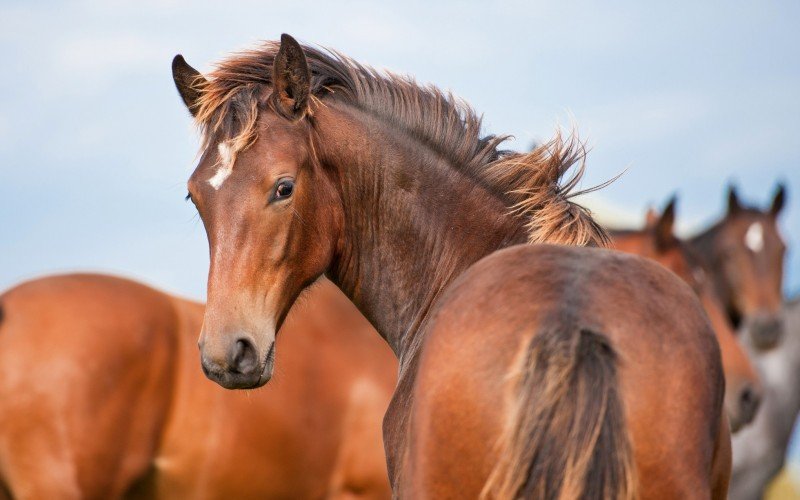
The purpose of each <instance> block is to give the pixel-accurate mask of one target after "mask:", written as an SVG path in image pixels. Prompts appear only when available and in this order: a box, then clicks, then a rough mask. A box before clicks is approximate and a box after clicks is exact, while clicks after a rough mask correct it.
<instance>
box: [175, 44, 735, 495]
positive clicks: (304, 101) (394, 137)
mask: <svg viewBox="0 0 800 500" xmlns="http://www.w3.org/2000/svg"><path fill="white" fill-rule="evenodd" d="M306 57H308V58H309V62H307V60H306ZM173 76H174V80H175V83H176V85H177V87H178V90H179V92H180V93H181V96H182V98H183V100H184V102H185V103H186V104H187V106H188V108H189V110H190V112H191V113H192V114H193V115H194V116H195V117H196V119H197V120H198V122H199V124H200V126H201V127H202V128H203V131H204V150H203V154H202V157H201V160H200V164H199V165H198V167H197V168H196V170H195V172H194V173H193V175H192V177H191V178H190V180H189V192H190V198H191V199H192V201H193V202H194V203H195V205H196V206H197V209H198V211H199V213H200V216H201V218H202V220H203V223H204V225H205V228H206V232H207V234H208V237H209V243H210V245H211V255H212V258H211V269H210V272H209V306H208V308H207V310H206V321H205V323H204V328H203V333H202V335H201V350H202V352H203V357H202V365H203V367H204V370H205V372H206V374H207V375H208V376H209V378H211V379H212V380H214V381H216V382H218V383H219V384H220V385H223V386H224V387H227V388H241V387H257V386H261V385H263V384H265V383H267V382H268V381H269V380H270V379H271V377H272V376H273V371H274V357H275V356H279V355H280V354H279V352H280V350H279V349H276V347H275V331H276V329H277V328H279V327H280V325H281V324H282V322H283V318H284V316H285V314H286V311H287V310H288V308H289V307H290V306H291V304H292V302H293V300H294V298H295V297H296V296H297V295H298V294H299V293H300V292H301V291H302V290H303V289H304V287H305V286H306V284H307V283H309V282H313V281H314V280H315V279H316V278H317V276H319V275H320V274H322V273H324V274H325V275H327V276H328V277H329V278H330V279H331V280H332V281H333V282H334V283H335V284H336V285H337V286H339V288H341V289H342V291H344V292H345V294H346V295H347V296H348V297H349V298H350V299H351V300H352V301H353V302H354V303H355V304H356V305H357V306H358V308H359V309H360V310H361V311H362V312H363V313H364V314H365V316H366V317H367V318H368V319H369V320H370V322H371V323H372V324H373V325H375V326H376V328H377V330H378V331H379V333H380V334H381V335H382V336H383V337H384V338H385V339H386V340H387V342H388V343H389V345H390V346H391V347H392V348H393V350H394V351H395V354H396V355H397V356H398V358H399V361H400V379H399V382H398V387H397V389H396V391H395V394H394V396H393V399H392V403H391V404H390V407H389V410H388V412H387V415H386V417H385V419H384V441H385V444H386V454H387V460H388V466H389V473H390V478H391V481H392V486H393V489H394V493H395V495H397V496H399V497H404V498H434V497H436V498H463V497H474V496H477V495H478V494H480V493H481V492H482V491H483V492H484V493H486V494H488V495H492V494H493V492H495V491H500V492H507V493H509V494H508V496H512V497H517V496H518V495H527V494H528V493H527V491H528V490H527V489H526V488H527V487H528V486H531V487H534V488H540V487H541V488H542V490H539V489H537V490H536V491H541V492H542V493H543V496H544V497H547V498H556V497H564V498H570V497H571V495H572V494H575V496H578V497H579V496H581V494H582V493H584V492H586V494H587V495H588V496H598V495H603V494H605V493H608V495H609V496H611V497H617V498H632V497H634V496H635V495H636V491H637V487H638V489H639V490H640V491H643V492H644V494H645V495H648V496H649V497H650V498H658V497H663V498H674V497H675V496H676V495H677V496H685V497H695V498H711V497H713V498H723V497H724V496H725V494H726V489H727V478H728V474H729V471H730V448H729V443H730V441H729V437H728V427H727V422H726V421H725V419H724V416H723V415H722V410H721V406H722V399H723V387H724V383H723V379H722V368H721V362H720V355H719V347H718V346H717V343H716V340H715V338H714V336H713V332H712V331H711V328H710V326H709V324H708V320H707V318H706V316H705V314H704V313H703V312H702V309H701V307H700V305H699V303H698V301H697V299H696V298H695V296H694V294H693V293H692V291H691V289H689V288H688V286H686V285H685V284H683V283H682V282H680V280H678V279H677V278H676V277H675V276H674V275H673V274H671V273H669V272H667V271H665V270H663V269H662V268H660V267H658V266H656V265H655V264H653V263H649V262H647V261H645V260H643V259H640V258H637V257H633V256H617V255H611V254H608V253H605V252H600V251H597V250H591V249H579V248H570V247H567V246H547V247H544V246H542V247H530V246H516V247H514V248H512V249H509V250H506V251H499V252H498V250H501V249H503V248H506V247H510V246H513V245H515V244H520V243H527V242H534V243H541V242H552V243H561V244H585V243H592V242H593V243H602V242H603V241H604V233H603V232H602V230H600V229H599V228H598V227H597V225H596V223H594V221H593V220H592V219H591V218H590V217H589V216H588V214H587V213H586V212H584V211H583V210H582V209H580V208H579V207H577V206H576V205H574V204H573V203H571V202H569V201H568V198H567V194H568V191H569V189H570V187H571V186H574V185H575V184H576V183H577V182H578V179H579V176H577V177H576V178H575V179H574V180H573V181H572V182H569V183H568V184H567V186H568V187H567V188H566V189H565V188H564V187H563V186H559V184H558V181H559V179H561V177H562V176H563V174H564V173H565V172H566V171H567V170H568V169H569V167H570V166H571V165H572V164H573V162H574V161H575V160H576V159H580V154H579V153H578V154H576V153H575V149H574V148H573V147H569V145H567V146H565V144H564V143H563V141H560V140H555V141H553V142H552V143H550V144H547V145H545V146H543V147H541V148H539V149H538V150H536V151H535V152H534V153H531V154H528V155H515V154H506V153H502V152H501V151H499V150H498V149H497V145H498V143H499V141H500V140H501V139H498V138H492V137H484V138H481V137H479V135H478V132H479V129H480V122H479V119H478V118H477V117H476V115H475V114H474V113H473V112H472V111H471V110H470V109H469V108H466V107H463V106H461V107H459V105H456V104H454V103H453V99H451V98H449V97H448V96H446V95H444V94H442V93H440V92H438V91H436V90H432V89H429V88H428V89H422V88H419V87H417V86H416V85H415V84H414V83H413V82H409V81H408V80H404V79H400V78H395V77H382V76H379V75H376V73H375V72H373V71H371V70H369V69H365V68H363V67H362V66H359V65H358V64H357V63H354V62H351V61H349V60H346V59H343V58H339V59H337V58H336V57H335V56H333V57H332V56H329V55H326V54H324V53H321V52H320V51H315V50H313V49H309V48H307V47H306V48H303V47H301V46H300V45H299V44H297V42H296V41H294V40H293V39H292V38H291V37H288V36H286V35H284V36H283V37H282V39H281V43H280V45H278V44H268V45H267V46H266V47H265V48H263V49H260V50H255V51H252V52H247V53H243V54H240V55H239V56H237V57H236V58H233V59H231V60H228V61H225V62H223V63H222V64H221V65H220V67H219V68H218V70H216V71H215V72H213V73H212V74H211V77H210V79H206V78H205V77H203V76H202V75H200V74H199V73H198V72H197V71H196V70H194V69H193V68H191V67H190V66H188V65H187V64H186V63H185V61H183V59H182V58H181V57H176V59H175V60H174V62H173ZM573 146H574V144H573ZM221 179H222V181H221ZM232 255H236V259H233V258H232V257H231V256H232ZM487 256H488V257H487ZM484 257H486V258H485V259H484V260H482V261H481V259H482V258H484ZM478 261H480V262H479V263H478V264H475V263H476V262H478ZM473 264H475V265H474V266H473ZM623 268H624V269H623ZM581 271H585V272H586V273H587V274H588V276H586V277H578V276H576V273H578V274H580V272H581ZM615 274H616V276H615ZM639 282H641V283H640V284H639V285H636V283H639ZM637 287H644V288H647V289H648V291H652V292H653V296H652V297H641V296H640V293H637V292H641V291H642V290H640V289H638V288H637ZM617 296H618V297H617ZM612 297H614V298H619V299H622V300H621V301H616V302H615V301H614V300H610V299H611V298H612ZM583 298H585V299H586V300H581V299H583ZM590 298H591V299H594V300H589V299H590ZM625 299H627V300H625ZM571 304H574V306H573V305H571ZM573 307H574V309H573ZM604 308H609V310H610V311H611V312H606V311H604V310H603V309H604ZM567 310H568V311H569V312H570V313H571V314H573V317H572V318H571V321H570V322H566V321H563V322H562V321H561V320H560V319H558V318H561V315H562V313H563V312H565V311H567ZM665 311H669V313H667V312H665ZM612 312H613V313H615V314H613V315H612ZM547 321H554V322H555V323H553V324H551V323H547ZM550 326H553V327H556V328H545V327H550ZM584 329H586V330H587V331H589V332H593V333H592V334H591V335H589V336H588V337H586V338H587V339H588V340H587V342H588V344H586V345H591V346H602V345H607V348H608V351H609V352H613V353H619V355H618V357H617V356H616V355H614V356H611V355H609V356H604V355H600V356H599V357H595V356H596V355H595V351H596V350H595V349H589V348H587V347H586V345H585V344H584V335H583V331H584ZM642 330H646V331H647V332H646V333H642ZM564 331H568V334H567V335H568V336H567V338H566V339H567V340H564V338H562V333H563V332H564ZM576 331H577V332H579V333H580V335H575V332H576ZM673 336H674V337H675V338H676V339H678V340H676V341H673V338H672V337H673ZM536 339H541V343H543V344H546V345H549V344H550V343H554V344H555V345H556V347H558V346H562V347H563V346H564V345H567V346H568V347H569V346H574V345H577V346H578V347H579V349H578V354H580V356H579V358H580V359H583V358H582V356H584V355H585V356H587V359H590V360H591V361H590V362H588V363H587V364H586V365H583V364H582V363H580V362H578V361H575V356H572V355H570V354H569V352H570V351H569V349H566V350H567V354H565V355H564V358H566V359H567V364H570V362H569V361H570V360H572V361H575V363H573V364H571V365H570V366H575V367H576V368H575V370H577V371H576V373H579V375H578V376H577V380H578V382H576V384H578V386H579V387H581V388H582V391H583V392H582V394H584V397H582V398H580V400H578V401H576V402H575V406H574V409H575V411H574V412H570V411H568V410H569V408H568V407H564V406H563V405H561V406H560V405H556V406H554V407H553V408H552V409H551V408H550V406H549V405H548V403H549V402H551V401H553V400H552V399H548V398H542V399H541V400H539V401H535V400H534V401H531V400H529V399H526V397H527V395H529V394H531V393H532V392H534V391H537V392H536V394H538V393H539V392H538V391H541V393H542V394H545V395H546V394H548V391H549V390H550V386H551V384H552V385H554V386H557V387H560V382H559V380H560V379H559V378H558V377H557V376H556V375H557V374H558V371H557V370H556V371H555V372H553V373H551V372H549V371H548V364H547V362H539V361H536V362H534V358H530V359H526V358H525V357H524V355H523V353H524V352H525V347H524V346H525V345H526V343H528V344H531V345H533V343H534V341H535V340H536ZM575 339H577V340H575ZM636 339H638V340H636ZM578 340H579V341H578ZM562 341H563V342H562ZM576 342H577V344H576ZM628 343H630V346H628V345H627V344H628ZM581 346H583V347H581ZM545 351H547V350H546V349H545ZM547 352H549V351H547ZM571 352H572V354H575V351H574V349H573V351H571ZM276 353H277V354H276ZM518 358H521V359H522V360H521V361H520V359H518ZM545 358H547V357H546V356H545ZM617 358H618V359H617ZM537 359H538V358H537ZM611 359H613V360H614V361H610V360H611ZM515 369H521V370H522V371H523V372H524V373H525V374H526V375H525V376H523V377H522V379H523V380H524V383H522V384H521V385H519V386H517V385H516V384H514V381H513V379H514V376H513V375H514V373H515ZM594 369H598V370H600V371H601V372H602V374H603V377H602V380H604V381H605V382H604V384H603V386H602V390H601V391H594V390H592V389H591V384H592V379H593V377H591V376H590V374H591V373H592V371H593V370H594ZM709 374H711V377H710V378H709ZM531 381H541V382H542V384H536V383H532V382H531ZM639 384H642V387H644V388H646V389H647V391H648V392H646V393H645V392H644V391H642V389H639V388H638V387H639ZM598 396H602V397H604V398H605V399H602V401H604V402H602V403H600V402H599V400H598V399H597V397H598ZM662 396H665V397H663V398H662ZM519 401H528V402H530V404H531V408H532V409H531V411H530V412H528V411H526V410H527V409H528V408H525V409H523V410H520V411H515V407H519V404H518V402H519ZM598 405H599V406H600V407H602V408H605V407H606V406H607V407H608V408H609V409H608V411H606V410H603V411H599V412H595V411H593V409H597V408H598ZM612 410H613V411H612ZM539 414H541V415H543V417H542V421H541V422H539V423H538V424H537V423H536V422H533V423H531V422H530V421H529V418H530V417H531V415H539ZM623 415H624V416H623ZM584 417H585V418H586V419H588V420H587V421H588V422H590V423H592V427H591V428H592V429H597V432H591V433H590V434H591V435H586V437H585V439H584V440H582V441H581V442H582V443H585V444H586V447H584V448H581V450H577V451H576V448H575V447H574V446H571V445H570V440H569V438H570V437H571V435H570V433H569V432H566V433H565V432H561V433H557V432H554V433H550V432H547V430H548V429H551V428H553V426H559V425H560V426H561V427H560V428H561V429H564V428H566V429H577V428H579V427H580V426H578V425H577V424H575V423H576V422H582V421H583V420H582V418H584ZM564 422H567V425H566V426H565V424H564ZM570 423H572V424H570ZM573 424H574V425H573ZM507 429H510V430H507ZM517 429H520V430H521V431H520V432H518V431H517ZM526 429H528V430H532V431H535V432H536V433H537V435H541V433H543V432H544V434H545V435H546V436H551V435H552V441H550V445H549V446H546V447H541V446H539V444H537V443H538V442H537V441H534V440H532V439H531V434H528V433H526V432H522V431H524V430H526ZM576 432H578V433H579V434H580V433H581V432H582V431H579V430H576ZM581 435H583V434H581ZM675 435H680V436H691V439H692V441H689V442H691V443H692V445H691V446H685V445H684V444H683V443H682V440H676V439H672V438H671V436H675ZM654 436H655V437H654ZM498 443H499V444H500V445H501V448H503V447H505V448H507V449H511V450H522V451H521V452H519V453H514V454H511V455H510V456H511V458H512V460H511V462H509V461H508V460H507V458H504V457H507V456H508V455H503V454H499V455H498V454H496V453H494V452H492V450H493V449H494V448H493V447H494V446H495V445H496V444H498ZM624 443H628V444H629V446H630V448H628V447H626V446H624V445H623V444H624ZM526 450H532V451H530V453H532V454H533V456H530V455H529V454H527V453H528V452H527V451H526ZM631 450H632V451H631ZM631 454H632V455H631ZM631 456H633V457H634V458H630V457H631ZM498 457H499V458H498ZM689 468H691V470H688V469H689ZM543 471H545V472H543ZM547 471H550V472H547ZM559 472H563V474H559ZM492 478H495V479H496V480H492ZM520 478H521V479H520ZM542 478H544V479H542ZM596 478H597V481H595V479H596ZM540 479H541V480H540ZM487 481H488V482H487ZM494 485H498V489H495V488H494ZM507 485H510V486H508V487H506V486H507ZM542 485H543V486H542ZM690 490H691V491H690ZM600 492H602V493H600Z"/></svg>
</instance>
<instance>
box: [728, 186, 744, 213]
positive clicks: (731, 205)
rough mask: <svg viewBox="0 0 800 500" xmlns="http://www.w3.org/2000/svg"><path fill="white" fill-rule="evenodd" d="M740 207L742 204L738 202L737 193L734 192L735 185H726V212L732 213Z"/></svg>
mask: <svg viewBox="0 0 800 500" xmlns="http://www.w3.org/2000/svg"><path fill="white" fill-rule="evenodd" d="M741 209H742V204H741V203H739V195H738V194H736V186H734V185H733V184H730V185H729V186H728V213H729V214H731V215H733V214H735V213H738V212H739V211H741Z"/></svg>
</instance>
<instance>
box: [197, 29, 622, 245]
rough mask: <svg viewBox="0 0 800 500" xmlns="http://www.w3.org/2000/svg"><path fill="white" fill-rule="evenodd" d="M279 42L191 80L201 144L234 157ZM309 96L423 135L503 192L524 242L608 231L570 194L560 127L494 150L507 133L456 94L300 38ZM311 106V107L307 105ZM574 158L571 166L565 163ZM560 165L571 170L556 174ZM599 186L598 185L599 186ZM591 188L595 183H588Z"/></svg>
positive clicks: (569, 143) (261, 101) (573, 180)
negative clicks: (525, 146)
mask: <svg viewBox="0 0 800 500" xmlns="http://www.w3.org/2000/svg"><path fill="white" fill-rule="evenodd" d="M279 48H280V44H279V43H278V42H274V41H269V42H264V43H263V44H262V45H261V46H260V47H257V48H255V49H251V50H247V51H243V52H239V53H236V54H234V55H233V56H231V57H229V58H227V59H225V60H223V61H221V62H220V63H218V64H217V66H216V67H215V69H214V70H212V71H211V72H210V73H209V74H208V75H206V77H198V79H197V80H196V82H195V84H194V86H195V88H196V89H197V90H198V91H200V99H199V102H198V104H197V107H196V109H197V114H196V121H197V123H198V125H199V127H200V129H201V131H202V133H203V148H207V147H208V146H210V145H211V142H212V141H221V142H226V143H227V145H228V146H229V149H230V151H231V152H232V155H233V158H235V154H236V153H237V152H239V151H242V150H244V149H246V148H247V147H248V146H250V145H251V144H252V143H253V142H254V141H255V140H256V130H257V127H256V124H257V118H258V110H259V107H260V106H264V105H266V106H269V105H270V103H271V99H268V96H269V92H271V84H272V82H271V79H272V66H273V63H274V61H275V56H276V54H277V52H278V49H279ZM303 50H304V52H305V56H306V60H307V62H308V66H309V69H310V73H311V88H310V95H311V99H312V100H314V101H317V102H319V101H321V100H322V99H333V100H338V101H342V102H344V103H346V104H348V105H351V106H355V107H357V108H358V109H360V110H362V111H364V112H367V113H370V114H372V115H374V116H377V117H379V118H380V119H382V120H384V121H387V122H389V123H390V124H392V125H393V126H395V127H398V128H400V129H402V130H404V131H405V132H406V133H408V134H410V135H411V136H412V137H414V138H415V139H417V140H419V141H421V142H423V143H424V144H426V145H427V146H428V147H430V148H431V149H432V150H434V151H436V152H437V153H438V154H440V155H441V156H442V157H444V158H446V159H447V160H448V161H449V162H450V163H451V165H453V167H454V168H456V169H459V170H460V171H462V172H463V173H466V174H467V175H469V176H470V177H472V178H473V179H474V180H476V181H477V182H479V183H481V184H483V185H485V186H487V187H488V188H489V189H491V190H492V191H494V192H495V193H497V194H498V195H499V196H502V197H503V198H504V199H505V201H506V203H507V204H508V205H509V206H510V209H511V211H512V212H513V213H515V214H516V215H517V216H520V217H523V218H526V219H527V220H528V222H527V224H526V226H527V229H528V235H529V241H530V242H531V243H545V242H546V243H557V244H570V245H586V244H593V245H598V246H605V245H607V243H608V236H607V235H606V233H605V231H604V230H603V229H602V227H601V226H600V225H599V224H598V223H597V222H595V221H594V219H593V218H592V216H591V214H590V212H589V211H588V210H587V209H585V208H584V207H582V206H580V205H578V204H576V203H575V202H573V201H572V198H573V197H575V196H577V195H580V194H583V193H585V192H587V191H591V190H593V189H590V190H585V191H581V192H574V191H575V188H576V186H577V185H578V183H579V182H580V180H581V178H582V176H583V173H584V167H585V163H584V159H585V156H586V149H585V147H584V145H583V143H581V142H580V141H579V140H577V138H576V136H575V134H573V133H571V134H570V135H569V137H568V138H567V139H566V140H565V139H564V138H563V137H562V136H561V133H560V132H558V133H556V136H555V137H554V138H553V139H552V140H551V141H549V142H547V143H545V144H542V145H539V146H537V147H536V148H535V149H534V150H533V151H531V152H530V153H514V152H509V151H504V150H502V149H500V145H501V144H502V143H503V142H504V141H505V140H506V139H508V137H509V136H505V135H502V136H494V135H486V136H482V135H481V117H480V116H479V115H478V114H477V113H476V112H475V111H474V110H473V109H472V108H471V107H470V106H469V105H468V104H467V103H466V102H464V101H463V100H461V99H459V98H457V97H455V96H453V94H452V93H450V92H443V91H442V90H440V89H438V88H436V87H434V86H432V85H419V84H417V83H416V82H415V81H414V80H413V79H412V78H410V77H407V76H399V75H396V74H392V73H389V72H383V71H378V70H375V69H373V68H371V67H369V66H365V65H362V64H360V63H358V62H356V61H354V60H352V59H350V58H349V57H347V56H345V55H343V54H340V53H338V52H335V51H332V50H327V49H318V48H315V47H309V46H303ZM312 109H313V106H312ZM576 165H577V168H576V169H573V167H575V166H576ZM568 172H572V175H571V177H570V178H569V179H568V180H566V181H564V177H565V175H566V174H567V173H568ZM600 187H603V186H600ZM595 189H599V188H595Z"/></svg>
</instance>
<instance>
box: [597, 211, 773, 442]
mask: <svg viewBox="0 0 800 500" xmlns="http://www.w3.org/2000/svg"><path fill="white" fill-rule="evenodd" d="M675 203H676V198H675V197H673V198H672V199H670V201H669V202H668V203H667V204H666V206H665V207H664V209H663V210H662V212H661V213H660V214H658V213H656V212H655V211H652V210H651V211H648V214H647V221H646V223H645V226H644V227H643V228H641V229H636V230H612V231H611V237H612V245H613V247H614V248H615V249H617V250H621V251H623V252H628V253H633V254H637V255H641V256H643V257H647V258H649V259H652V260H655V261H656V262H658V263H659V264H661V265H663V266H664V267H666V268H667V269H669V270H670V271H672V272H674V273H675V274H677V275H678V277H680V278H681V279H682V280H683V281H685V282H686V283H687V284H688V285H689V286H690V287H692V289H693V290H694V291H695V293H697V295H698V297H699V298H700V302H701V303H702V304H703V308H704V309H705V311H706V314H708V318H709V320H710V321H711V326H712V327H713V329H714V333H715V334H716V335H717V341H719V345H720V348H721V351H722V366H723V368H724V370H725V412H726V413H727V414H728V419H729V420H730V424H731V430H732V431H733V432H737V431H738V430H739V429H741V428H742V427H743V426H744V425H746V424H749V423H750V422H751V421H752V420H753V418H754V417H755V415H756V411H757V410H758V406H759V403H760V401H761V396H762V392H763V391H762V387H761V382H760V380H759V377H758V374H757V373H756V370H755V368H754V367H753V364H752V363H751V362H750V358H749V356H748V354H747V352H745V350H744V348H743V347H742V345H741V344H740V343H739V341H738V339H737V338H736V335H735V332H734V330H733V326H732V325H731V323H730V320H729V319H728V316H727V314H726V313H725V310H724V308H723V306H722V303H721V301H720V300H719V298H718V297H717V294H716V290H715V289H714V286H713V284H712V283H711V280H710V278H709V276H710V274H709V270H708V269H706V268H705V266H704V265H703V263H702V261H701V259H699V258H698V257H697V256H696V255H695V254H694V252H693V250H692V249H691V248H690V247H689V245H688V244H687V243H686V242H684V241H683V240H681V239H680V238H678V237H677V236H676V235H675V231H674V225H675Z"/></svg>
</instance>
